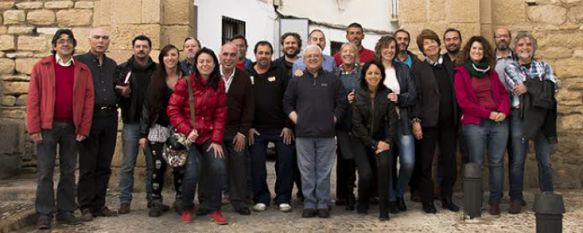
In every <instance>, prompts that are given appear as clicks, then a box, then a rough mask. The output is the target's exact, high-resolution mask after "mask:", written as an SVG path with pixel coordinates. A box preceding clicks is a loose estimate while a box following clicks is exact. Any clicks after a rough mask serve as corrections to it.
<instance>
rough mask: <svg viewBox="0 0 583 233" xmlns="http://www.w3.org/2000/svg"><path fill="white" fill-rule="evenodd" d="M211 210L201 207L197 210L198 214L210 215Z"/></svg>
mask: <svg viewBox="0 0 583 233" xmlns="http://www.w3.org/2000/svg"><path fill="white" fill-rule="evenodd" d="M210 213H211V211H210V210H209V209H207V208H199V209H197V210H196V216H205V215H209V214H210Z"/></svg>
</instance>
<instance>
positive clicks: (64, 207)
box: [35, 122, 77, 217]
mask: <svg viewBox="0 0 583 233" xmlns="http://www.w3.org/2000/svg"><path fill="white" fill-rule="evenodd" d="M41 135H42V138H43V141H42V142H41V143H38V144H37V145H36V146H37V156H36V157H37V173H36V174H37V186H36V200H35V208H36V212H37V214H38V215H39V216H41V215H43V216H48V217H52V216H53V212H54V210H55V193H54V189H53V171H54V168H55V161H56V159H57V146H58V148H59V149H58V151H59V169H60V174H59V185H58V188H57V214H58V215H61V214H68V213H72V212H73V211H74V210H75V208H76V206H75V165H76V164H77V148H76V147H77V145H76V144H77V142H76V141H75V136H76V135H75V127H74V126H73V123H69V122H54V123H53V128H52V129H50V130H42V131H41Z"/></svg>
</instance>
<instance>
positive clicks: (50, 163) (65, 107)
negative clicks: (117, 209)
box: [26, 29, 94, 229]
mask: <svg viewBox="0 0 583 233" xmlns="http://www.w3.org/2000/svg"><path fill="white" fill-rule="evenodd" d="M51 44H52V46H53V51H52V53H53V55H51V56H48V57H45V58H43V59H42V60H40V61H39V62H37V63H36V64H35V65H34V67H33V70H32V74H31V76H30V86H29V90H28V98H27V100H26V109H27V112H26V127H27V131H28V133H29V134H30V137H31V138H32V140H33V141H34V142H35V143H36V144H37V152H38V154H37V169H38V170H37V177H38V181H37V190H36V201H35V207H36V212H37V216H38V222H37V224H38V228H39V229H49V228H50V227H51V221H52V217H53V212H54V210H55V197H54V196H55V195H54V191H53V190H54V189H53V169H54V166H55V160H56V157H57V156H56V154H57V146H58V148H59V168H60V176H59V187H58V192H57V208H56V210H57V222H59V223H63V224H77V223H79V221H78V219H77V218H76V217H75V216H74V215H73V211H74V210H75V208H76V204H75V167H76V162H77V151H76V143H77V142H81V141H83V140H85V138H86V137H87V136H88V135H89V130H90V129H91V117H92V115H93V101H94V92H93V81H92V77H91V71H90V70H89V68H87V66H85V65H84V64H83V63H80V62H76V61H74V60H73V53H74V51H75V46H76V45H77V41H76V40H75V37H74V36H73V32H72V31H71V30H69V29H59V30H58V31H57V32H56V33H55V35H54V37H53V39H52V41H51Z"/></svg>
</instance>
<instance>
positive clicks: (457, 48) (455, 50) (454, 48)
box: [446, 46, 460, 54]
mask: <svg viewBox="0 0 583 233" xmlns="http://www.w3.org/2000/svg"><path fill="white" fill-rule="evenodd" d="M446 49H447V52H448V53H451V54H457V53H459V51H460V47H459V46H458V47H453V48H452V47H451V46H449V47H446Z"/></svg>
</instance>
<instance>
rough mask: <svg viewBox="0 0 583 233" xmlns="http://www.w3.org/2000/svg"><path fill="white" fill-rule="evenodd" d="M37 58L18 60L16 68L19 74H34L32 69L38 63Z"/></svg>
mask: <svg viewBox="0 0 583 233" xmlns="http://www.w3.org/2000/svg"><path fill="white" fill-rule="evenodd" d="M38 61H39V59H37V58H17V59H16V60H15V67H16V71H17V72H18V73H22V74H28V75H30V73H32V67H34V64H36V62H38Z"/></svg>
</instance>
